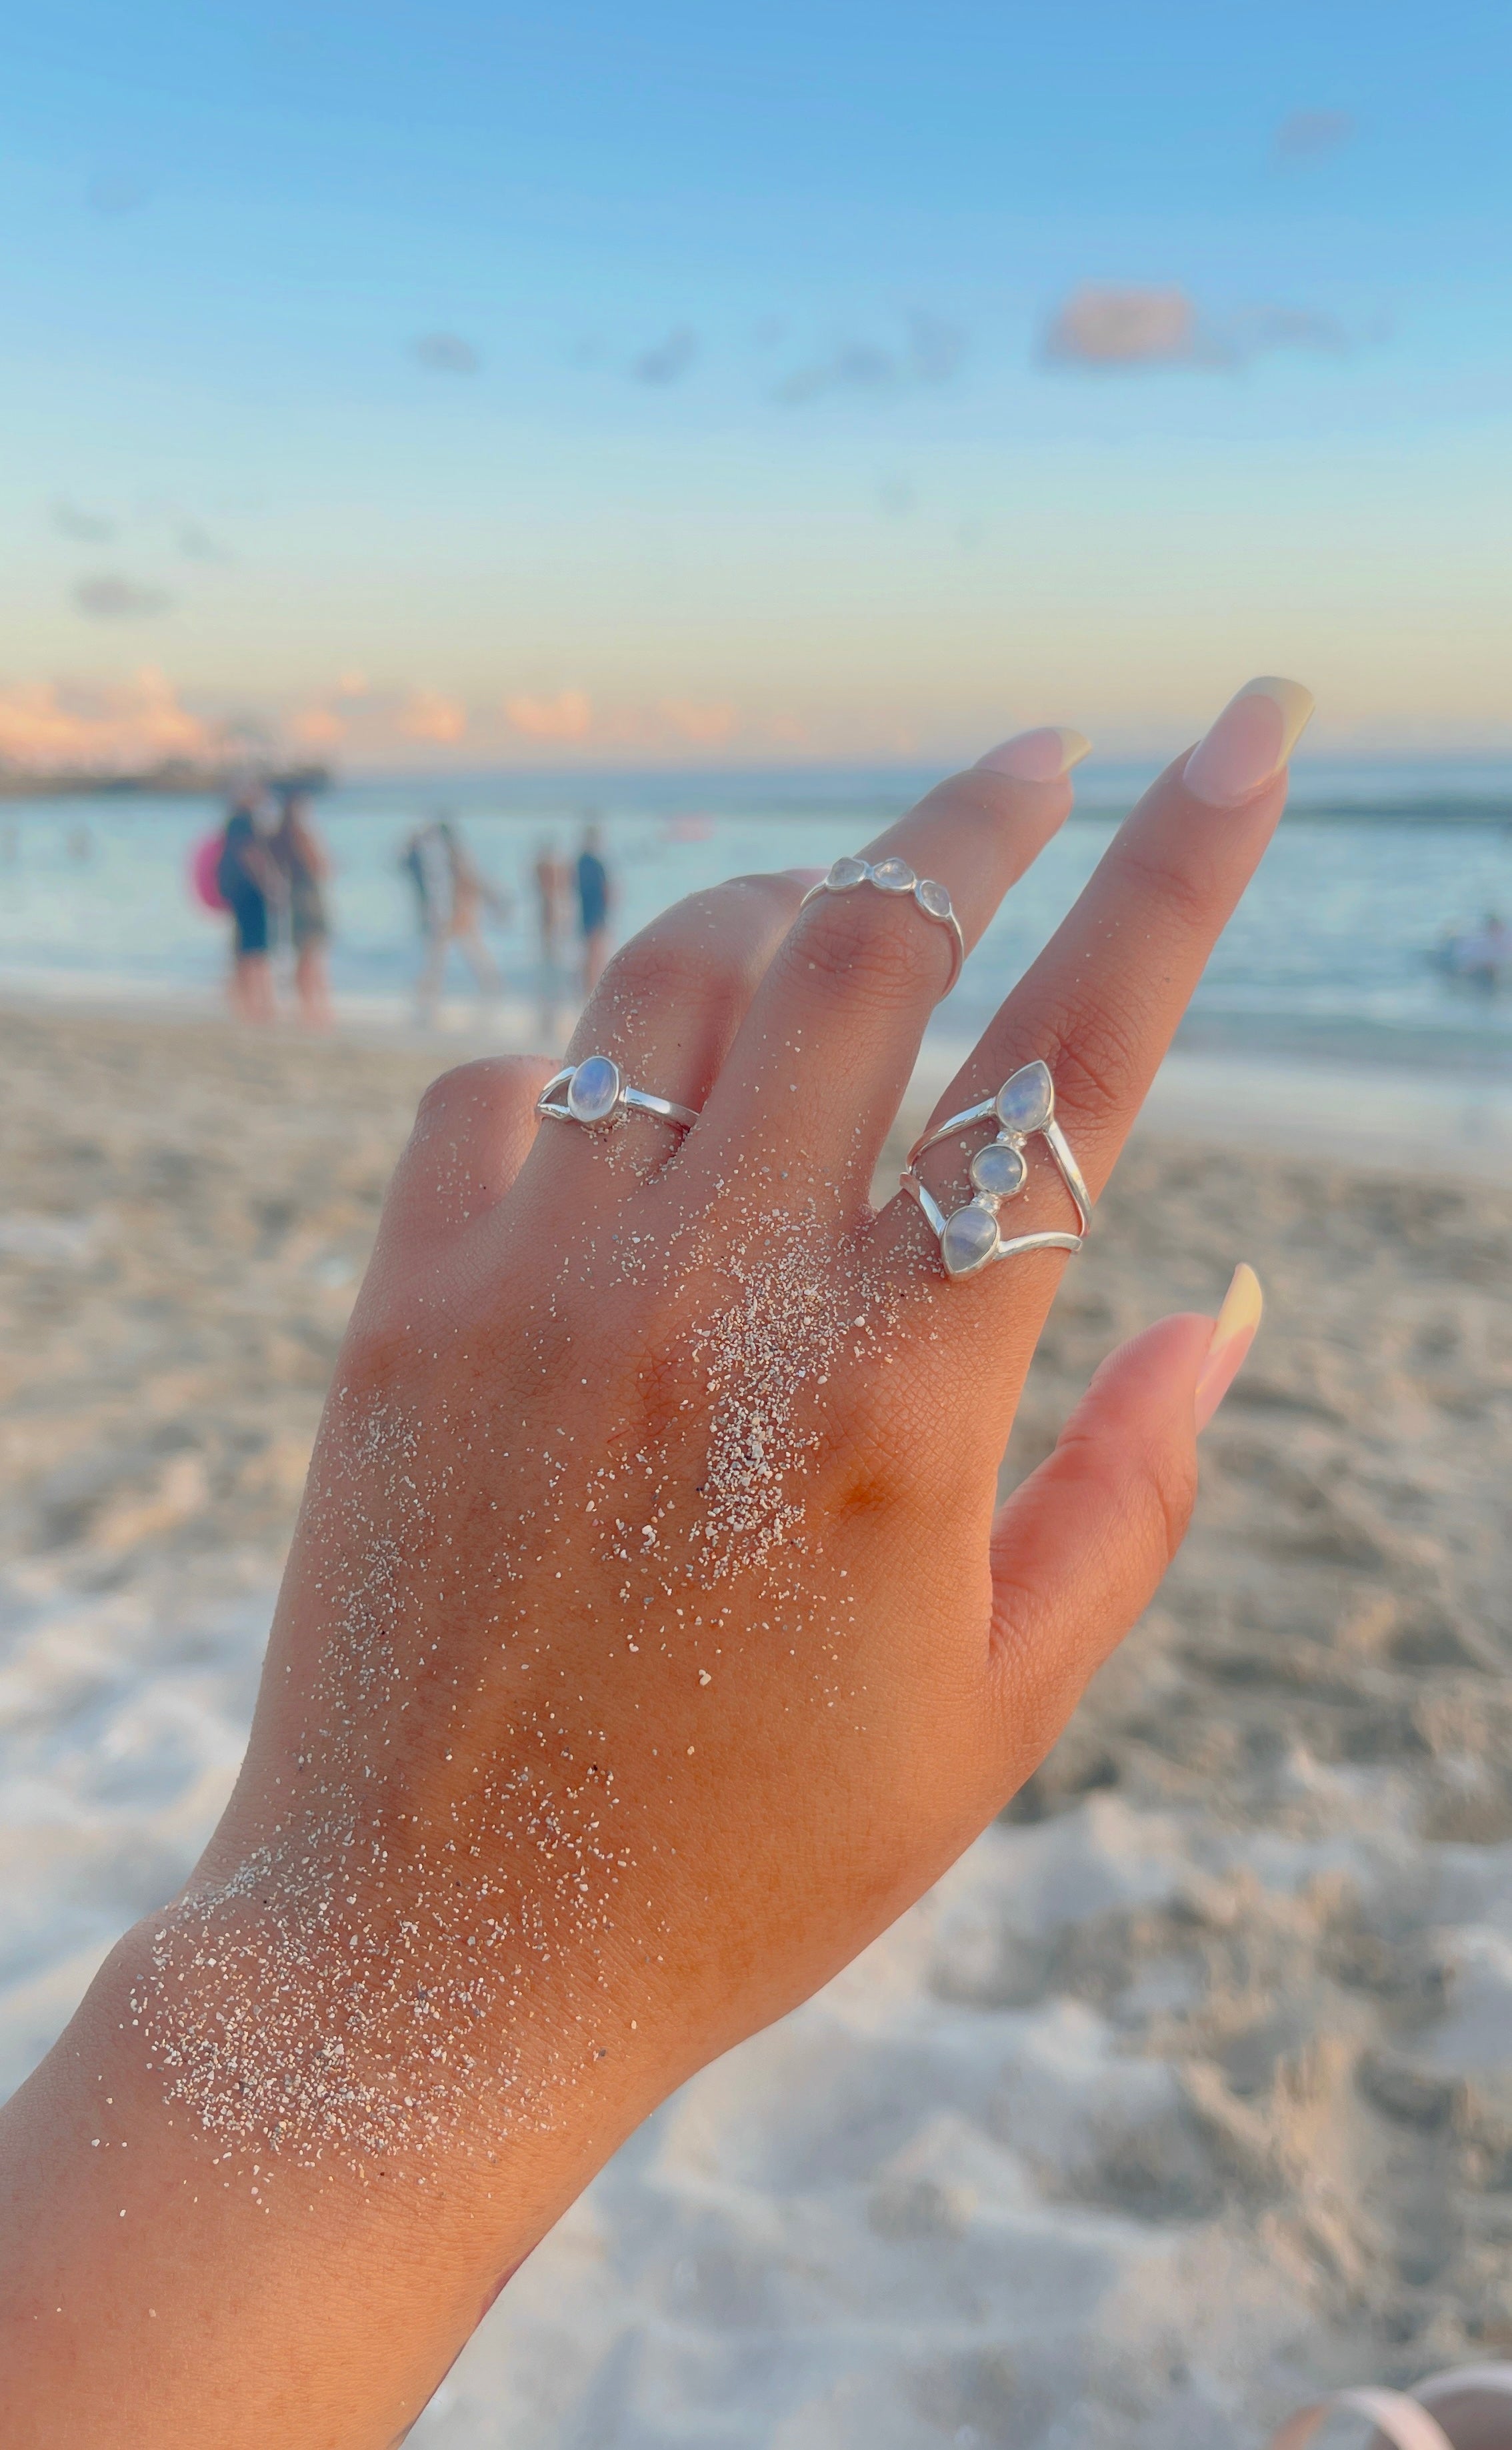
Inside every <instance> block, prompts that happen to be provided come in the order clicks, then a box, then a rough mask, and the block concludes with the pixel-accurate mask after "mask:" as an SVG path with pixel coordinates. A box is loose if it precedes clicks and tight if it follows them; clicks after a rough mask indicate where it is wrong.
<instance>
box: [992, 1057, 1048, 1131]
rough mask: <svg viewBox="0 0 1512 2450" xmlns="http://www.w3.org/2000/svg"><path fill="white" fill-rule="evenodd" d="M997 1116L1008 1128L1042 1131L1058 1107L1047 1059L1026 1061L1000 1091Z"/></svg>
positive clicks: (1005, 1127) (1008, 1129) (1004, 1127)
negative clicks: (1021, 1068) (1034, 1061)
mask: <svg viewBox="0 0 1512 2450" xmlns="http://www.w3.org/2000/svg"><path fill="white" fill-rule="evenodd" d="M997 1108H998V1121H999V1122H1000V1123H1001V1125H1002V1127H1003V1130H1004V1131H1005V1132H1042V1131H1043V1130H1044V1128H1045V1125H1046V1124H1047V1123H1048V1122H1049V1120H1050V1118H1051V1116H1052V1115H1053V1114H1054V1113H1055V1111H1056V1091H1055V1084H1054V1082H1053V1081H1052V1079H1051V1078H1050V1067H1049V1065H1048V1064H1045V1063H1026V1064H1025V1065H1024V1067H1023V1070H1022V1071H1021V1072H1016V1073H1015V1074H1014V1076H1013V1079H1011V1080H1005V1081H1004V1082H1003V1085H1002V1087H1001V1088H1000V1089H999V1090H998V1098H997Z"/></svg>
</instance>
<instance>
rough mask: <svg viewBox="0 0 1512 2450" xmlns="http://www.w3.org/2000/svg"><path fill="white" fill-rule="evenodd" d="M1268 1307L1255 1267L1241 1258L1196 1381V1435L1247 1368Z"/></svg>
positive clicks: (1225, 1296)
mask: <svg viewBox="0 0 1512 2450" xmlns="http://www.w3.org/2000/svg"><path fill="white" fill-rule="evenodd" d="M1264 1309H1265V1295H1264V1293H1262V1292H1261V1290H1260V1279H1259V1277H1258V1276H1257V1275H1256V1274H1255V1272H1254V1270H1253V1268H1250V1267H1247V1266H1246V1265H1245V1262H1244V1261H1243V1260H1242V1259H1241V1260H1240V1262H1239V1265H1238V1266H1237V1267H1236V1268H1235V1270H1234V1272H1233V1274H1232V1276H1231V1279H1230V1282H1229V1290H1228V1292H1227V1293H1225V1294H1224V1297H1223V1308H1222V1310H1221V1311H1220V1312H1219V1313H1218V1315H1217V1318H1216V1319H1215V1321H1214V1322H1213V1329H1212V1343H1211V1344H1210V1345H1209V1347H1208V1354H1207V1358H1206V1360H1205V1361H1204V1362H1203V1365H1202V1371H1201V1374H1200V1376H1199V1377H1198V1380H1197V1394H1196V1408H1197V1435H1198V1436H1199V1437H1200V1436H1201V1435H1202V1432H1203V1430H1204V1429H1206V1428H1207V1426H1208V1423H1209V1422H1210V1421H1211V1420H1212V1416H1213V1414H1214V1412H1215V1411H1216V1410H1217V1409H1218V1407H1219V1405H1220V1404H1221V1403H1222V1401H1223V1399H1224V1397H1225V1395H1227V1393H1228V1391H1229V1390H1230V1388H1231V1386H1232V1385H1233V1382H1234V1380H1235V1379H1236V1378H1237V1377H1238V1375H1239V1372H1240V1371H1241V1370H1242V1369H1243V1367H1244V1363H1245V1356H1246V1354H1247V1353H1248V1352H1249V1350H1250V1345H1251V1344H1252V1343H1253V1342H1254V1339H1255V1331H1256V1330H1257V1328H1258V1327H1259V1325H1260V1316H1261V1313H1262V1312H1263V1311H1264Z"/></svg>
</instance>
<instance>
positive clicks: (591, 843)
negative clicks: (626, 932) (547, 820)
mask: <svg viewBox="0 0 1512 2450" xmlns="http://www.w3.org/2000/svg"><path fill="white" fill-rule="evenodd" d="M603 839H604V838H603V833H602V830H601V828H600V826H599V825H598V823H597V820H596V819H595V818H592V817H590V818H589V820H588V823H587V824H586V825H585V826H584V827H583V846H582V848H581V850H580V851H579V852H578V854H577V908H578V922H579V925H580V927H581V929H582V936H583V993H584V994H585V995H586V996H590V995H591V994H592V992H593V989H594V988H595V987H596V986H597V984H598V982H599V977H600V975H601V973H602V971H603V967H604V961H605V956H606V954H607V953H608V950H609V913H610V904H611V898H612V893H611V885H610V881H609V869H608V868H607V867H606V866H605V865H604V857H603Z"/></svg>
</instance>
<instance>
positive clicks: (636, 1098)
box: [535, 1055, 698, 1132]
mask: <svg viewBox="0 0 1512 2450" xmlns="http://www.w3.org/2000/svg"><path fill="white" fill-rule="evenodd" d="M558 1089H565V1090H566V1091H567V1095H566V1097H565V1098H564V1099H561V1100H560V1101H559V1102H558V1100H557V1097H556V1092H557V1091H558ZM535 1111H536V1113H537V1114H538V1115H550V1116H551V1118H552V1120H553V1122H558V1123H583V1124H586V1126H587V1127H588V1129H589V1130H590V1131H604V1130H607V1128H608V1127H609V1125H610V1124H611V1123H617V1122H618V1121H619V1120H620V1118H621V1117H622V1116H625V1115H656V1116H658V1117H659V1118H660V1119H661V1121H663V1122H664V1123H675V1124H676V1126H677V1129H678V1130H679V1131H680V1132H688V1131H691V1130H692V1127H693V1125H694V1124H695V1123H696V1122H697V1120H698V1117H697V1115H696V1114H695V1113H694V1111H693V1109H692V1107H691V1106H679V1105H675V1104H674V1103H673V1101H672V1099H670V1098H653V1097H652V1095H651V1093H650V1091H649V1089H636V1088H634V1087H632V1086H631V1084H630V1081H629V1080H627V1079H625V1076H624V1074H623V1073H622V1072H621V1070H620V1068H619V1065H618V1064H617V1063H612V1062H611V1060H610V1059H609V1057H608V1056H607V1055H585V1056H584V1058H583V1060H582V1062H581V1063H569V1064H567V1065H566V1066H565V1068H564V1069H563V1070H562V1071H560V1072H553V1074H552V1078H551V1079H549V1080H548V1082H547V1083H546V1086H545V1088H544V1089H543V1090H542V1091H541V1094H540V1096H539V1097H538V1098H537V1099H536V1100H535Z"/></svg>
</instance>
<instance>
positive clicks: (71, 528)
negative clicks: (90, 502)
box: [49, 502, 115, 544]
mask: <svg viewBox="0 0 1512 2450" xmlns="http://www.w3.org/2000/svg"><path fill="white" fill-rule="evenodd" d="M49 516H50V518H51V520H52V524H53V526H54V527H55V528H56V530H57V532H58V534H59V535H64V536H67V537H68V541H69V543H70V544H109V543H111V542H112V541H113V539H114V536H115V521H114V520H113V519H107V517H106V515H105V514H104V512H103V511H86V510H81V509H80V507H79V505H78V503H77V502H54V503H53V505H52V509H51V511H50V513H49Z"/></svg>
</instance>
